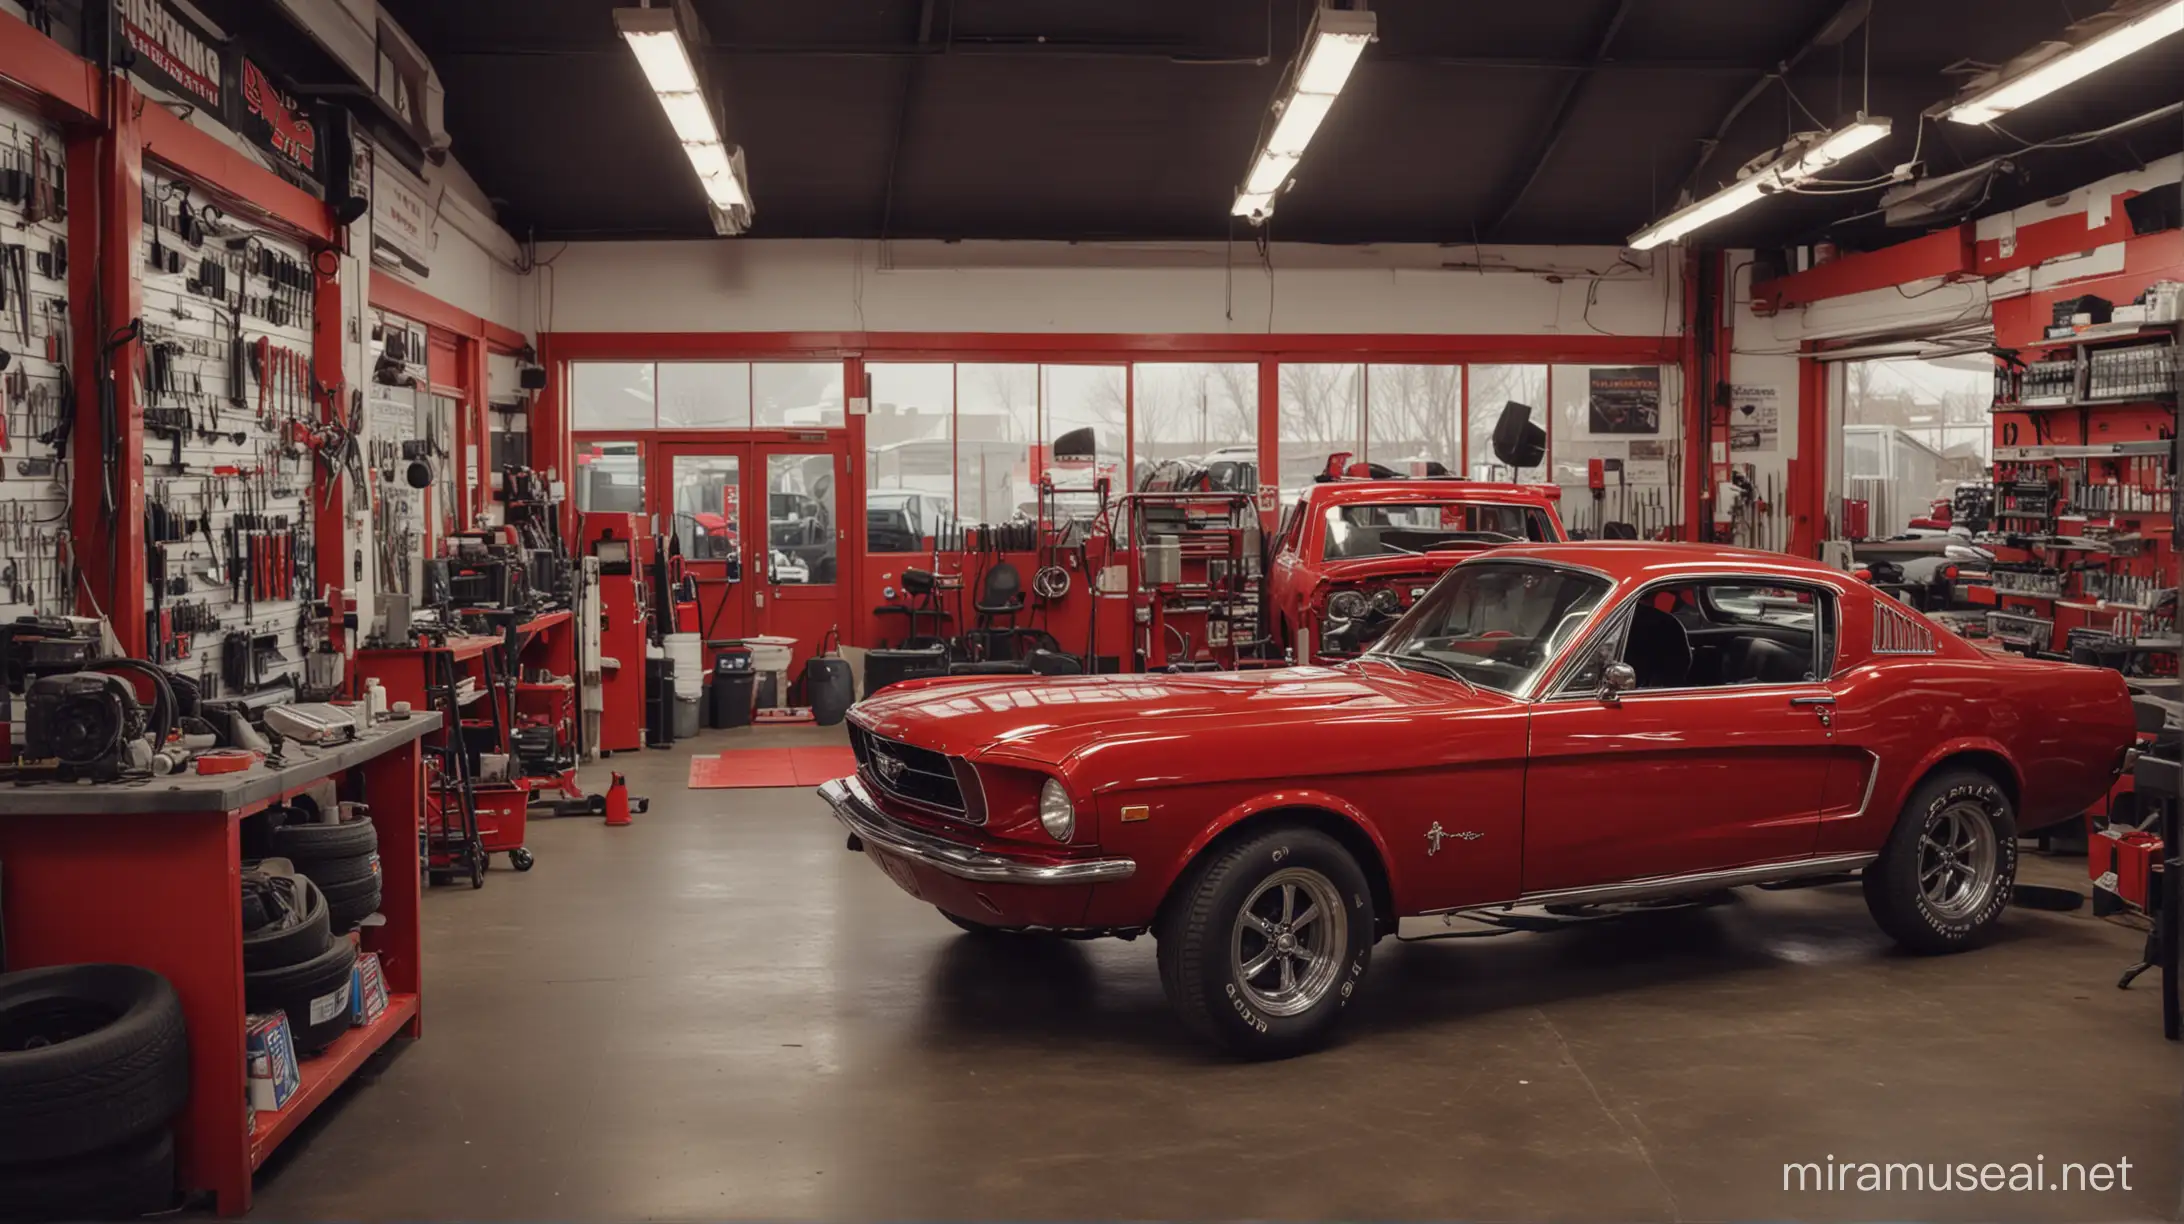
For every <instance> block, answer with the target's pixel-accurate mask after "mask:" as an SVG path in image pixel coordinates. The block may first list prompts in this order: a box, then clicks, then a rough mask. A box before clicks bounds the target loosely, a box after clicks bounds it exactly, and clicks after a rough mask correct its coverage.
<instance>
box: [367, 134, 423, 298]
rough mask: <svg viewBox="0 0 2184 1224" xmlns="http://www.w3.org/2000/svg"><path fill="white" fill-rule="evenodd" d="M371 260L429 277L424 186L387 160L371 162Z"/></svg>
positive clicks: (384, 158)
mask: <svg viewBox="0 0 2184 1224" xmlns="http://www.w3.org/2000/svg"><path fill="white" fill-rule="evenodd" d="M372 257H373V258H374V259H377V260H380V261H381V262H384V263H391V264H394V265H395V266H397V267H401V268H406V269H408V270H409V271H411V272H414V273H416V274H417V275H419V276H429V275H431V273H432V207H431V205H430V204H428V203H427V202H426V200H425V185H424V184H423V183H422V182H419V181H418V180H417V179H415V178H413V177H411V176H410V174H409V172H408V171H405V170H402V169H399V168H397V167H396V166H394V165H393V164H392V162H391V159H389V158H387V157H384V156H380V157H374V158H373V159H372Z"/></svg>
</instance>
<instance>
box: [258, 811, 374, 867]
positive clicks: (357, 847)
mask: <svg viewBox="0 0 2184 1224" xmlns="http://www.w3.org/2000/svg"><path fill="white" fill-rule="evenodd" d="M271 841H272V846H273V854H274V856H275V857H278V858H285V859H288V860H289V861H291V862H293V863H296V864H298V865H299V866H300V865H302V864H304V863H316V862H319V861H322V860H325V859H352V858H359V857H361V856H363V855H367V854H370V853H372V852H374V851H376V850H378V849H379V830H378V828H377V827H376V826H374V825H373V824H372V822H371V821H369V820H344V821H342V822H341V823H340V824H294V825H282V826H280V827H279V828H277V829H274V830H273V834H272V838H271Z"/></svg>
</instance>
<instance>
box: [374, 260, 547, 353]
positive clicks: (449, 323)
mask: <svg viewBox="0 0 2184 1224" xmlns="http://www.w3.org/2000/svg"><path fill="white" fill-rule="evenodd" d="M371 304H372V306H373V308H374V309H377V310H386V311H391V312H393V313H395V314H398V315H401V316H402V317H403V318H405V319H409V320H412V321H413V322H417V323H422V324H424V325H426V326H427V327H437V328H439V329H440V330H442V331H446V332H452V333H454V334H455V335H458V336H463V337H466V338H468V339H471V340H482V341H484V342H485V343H486V344H487V345H488V346H489V347H491V348H492V349H493V350H494V351H496V352H503V353H513V352H515V351H517V350H518V349H523V348H528V347H530V344H531V342H530V341H529V340H528V339H526V338H525V337H524V335H523V333H522V332H519V331H517V330H515V329H514V328H512V327H503V326H501V325H500V324H498V323H495V322H493V321H492V320H491V319H486V318H481V317H479V316H478V315H474V314H472V313H470V312H469V311H467V310H464V309H462V308H461V307H459V306H450V305H449V304H447V303H446V302H443V301H441V300H440V299H439V298H436V297H434V296H432V295H431V294H429V293H427V292H425V291H424V290H422V289H419V288H418V287H417V286H415V285H412V284H410V283H409V282H408V281H405V280H397V279H396V278H394V277H392V276H389V275H387V274H386V273H383V272H377V271H375V272H373V273H372V283H371Z"/></svg>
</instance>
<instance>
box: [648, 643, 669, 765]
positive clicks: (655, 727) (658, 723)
mask: <svg viewBox="0 0 2184 1224" xmlns="http://www.w3.org/2000/svg"><path fill="white" fill-rule="evenodd" d="M674 742H675V660H673V659H646V660H645V745H646V746H647V747H650V748H665V747H667V746H669V745H671V744H673V743H674Z"/></svg>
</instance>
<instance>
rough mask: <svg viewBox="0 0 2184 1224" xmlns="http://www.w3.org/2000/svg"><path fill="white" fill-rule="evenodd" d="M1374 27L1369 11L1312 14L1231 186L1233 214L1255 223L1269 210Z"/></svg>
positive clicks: (1335, 10) (1324, 10) (1322, 10)
mask: <svg viewBox="0 0 2184 1224" xmlns="http://www.w3.org/2000/svg"><path fill="white" fill-rule="evenodd" d="M1376 29H1377V26H1376V24H1375V18H1374V17H1373V14H1372V13H1370V12H1368V11H1366V10H1364V9H1350V8H1326V7H1322V8H1320V9H1319V10H1317V11H1316V12H1314V13H1313V15H1312V26H1311V28H1310V29H1308V30H1307V31H1305V36H1304V43H1303V45H1302V47H1301V48H1300V49H1299V52H1298V58H1297V59H1296V60H1295V61H1293V62H1292V64H1291V70H1290V72H1289V73H1288V76H1287V80H1286V81H1285V83H1284V85H1283V88H1282V90H1281V92H1280V93H1278V94H1277V95H1276V96H1275V98H1274V103H1273V108H1272V117H1273V120H1274V122H1273V125H1272V130H1271V131H1268V130H1267V127H1266V125H1265V124H1262V125H1261V128H1260V130H1261V131H1262V132H1265V133H1266V134H1265V136H1264V138H1263V139H1262V140H1261V141H1260V142H1259V147H1258V148H1256V149H1253V150H1252V153H1251V161H1250V162H1249V163H1248V165H1249V166H1250V169H1249V171H1248V172H1247V173H1246V175H1245V178H1244V185H1243V186H1242V187H1239V188H1238V189H1237V191H1236V203H1235V205H1234V206H1233V207H1231V208H1230V209H1229V212H1230V214H1231V215H1233V216H1238V217H1248V218H1250V220H1251V222H1252V224H1254V225H1256V224H1259V223H1260V222H1263V221H1265V220H1266V218H1267V216H1268V215H1269V214H1270V213H1272V212H1273V211H1274V200H1275V198H1276V197H1278V196H1279V195H1280V194H1281V190H1282V187H1283V186H1284V185H1285V184H1286V183H1287V182H1288V181H1289V176H1290V174H1291V173H1292V172H1294V171H1295V170H1296V168H1297V162H1298V159H1300V158H1301V157H1303V156H1304V149H1305V146H1306V145H1309V144H1310V143H1312V134H1313V133H1315V132H1317V131H1319V127H1320V123H1321V121H1323V120H1325V119H1326V118H1327V111H1328V109H1329V108H1330V107H1332V106H1334V104H1335V96H1336V95H1337V94H1339V93H1341V92H1342V87H1343V85H1344V84H1345V83H1346V82H1348V81H1349V79H1350V73H1351V71H1352V70H1353V69H1355V68H1356V67H1357V61H1358V57H1359V56H1361V55H1363V54H1364V53H1365V44H1367V43H1369V42H1371V41H1372V40H1373V36H1374V31H1375V30H1376Z"/></svg>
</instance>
